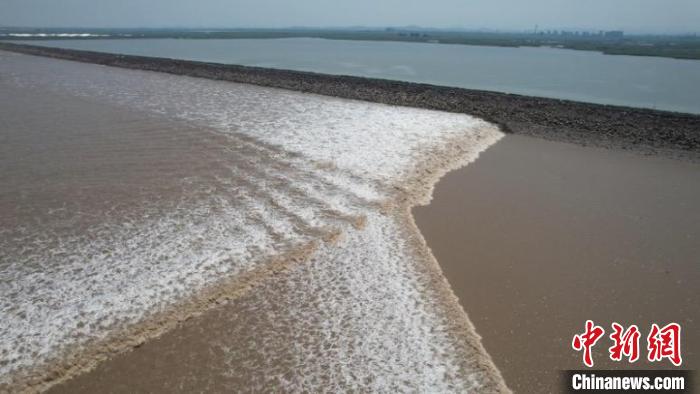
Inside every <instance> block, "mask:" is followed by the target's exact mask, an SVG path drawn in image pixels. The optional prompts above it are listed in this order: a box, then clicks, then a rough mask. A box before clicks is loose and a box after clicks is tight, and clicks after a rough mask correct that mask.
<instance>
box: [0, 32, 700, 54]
mask: <svg viewBox="0 0 700 394" xmlns="http://www.w3.org/2000/svg"><path fill="white" fill-rule="evenodd" d="M302 37H305V38H323V39H330V40H360V41H394V42H418V43H440V44H460V45H482V46H505V47H523V46H530V47H537V46H548V47H556V48H566V49H574V50H584V51H598V52H602V53H605V54H609V55H634V56H657V57H667V58H676V59H697V60H700V37H698V36H697V35H684V36H681V35H678V36H670V35H627V36H626V35H624V34H623V33H622V32H597V33H590V32H566V31H554V32H552V31H546V32H538V33H497V32H468V31H447V30H433V29H409V28H395V29H394V28H388V29H383V30H378V29H375V30H370V29H366V30H362V29H238V30H226V29H222V30H194V29H33V28H32V29H30V28H24V29H21V28H4V29H3V28H0V40H53V39H82V40H85V39H104V38H111V39H139V38H183V39H243V38H257V39H265V38H268V39H269V38H302Z"/></svg>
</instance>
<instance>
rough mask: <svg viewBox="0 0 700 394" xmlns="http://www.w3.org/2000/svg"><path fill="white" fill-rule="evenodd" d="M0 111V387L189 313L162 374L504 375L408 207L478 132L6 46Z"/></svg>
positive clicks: (308, 384) (407, 382)
mask: <svg viewBox="0 0 700 394" xmlns="http://www.w3.org/2000/svg"><path fill="white" fill-rule="evenodd" d="M0 115H1V116H0V119H1V120H0V138H1V139H2V141H3V143H2V144H0V162H1V164H2V171H1V172H0V181H1V182H2V184H3V185H4V187H3V189H2V191H0V210H1V212H2V214H1V215H0V250H1V251H2V252H1V253H0V296H1V297H0V300H1V301H0V321H1V322H2V323H1V324H0V357H1V359H2V362H0V389H9V388H13V389H18V388H48V387H49V386H51V385H54V384H55V383H58V382H60V381H63V380H65V379H66V378H68V377H72V376H75V375H77V374H79V373H81V372H84V371H85V370H87V369H90V368H93V367H95V366H97V365H98V362H99V361H103V360H105V359H107V358H109V357H112V356H114V355H116V354H119V353H121V352H123V351H125V350H128V349H130V348H132V347H133V346H137V345H142V348H147V347H148V346H149V344H151V343H153V344H157V342H156V341H149V340H152V338H155V337H157V336H159V335H162V334H164V333H165V335H163V336H161V339H162V340H163V341H167V340H168V338H169V337H168V335H171V336H172V335H179V334H178V333H181V332H182V331H181V330H187V327H191V326H192V325H195V327H199V328H200V336H201V337H203V338H206V341H205V343H206V346H204V345H203V346H201V347H200V348H199V349H200V350H205V351H207V354H209V356H208V357H204V358H203V359H202V360H204V362H205V363H206V365H207V367H208V368H206V371H203V372H202V374H196V373H174V374H172V375H168V376H161V378H162V379H161V380H159V382H161V383H162V384H163V385H164V386H167V385H168V384H170V383H172V385H173V386H172V387H170V388H167V387H166V388H165V389H168V390H170V389H173V388H180V389H181V390H185V389H186V387H190V388H195V387H207V386H208V385H216V384H224V385H226V384H230V383H234V384H242V385H243V384H244V385H246V387H250V388H260V389H263V388H284V389H287V390H301V389H307V390H312V391H314V389H319V388H322V387H323V388H328V387H335V388H338V389H341V388H346V389H352V388H360V387H363V388H367V389H376V390H416V389H417V390H421V389H429V388H430V389H438V390H440V391H464V390H468V389H475V388H479V389H480V390H483V391H503V390H506V389H505V386H504V385H503V383H502V379H501V378H500V375H499V373H498V371H497V370H496V369H495V368H494V367H493V364H492V363H491V361H490V359H489V357H488V355H487V354H486V353H485V351H484V350H483V348H482V347H481V345H480V342H479V339H478V337H477V336H476V334H475V333H474V331H473V328H472V327H471V325H470V323H469V321H468V320H467V317H466V315H464V313H463V312H462V310H461V308H460V307H459V304H458V303H457V301H456V299H455V298H454V296H453V295H452V293H451V291H450V290H449V287H448V285H447V283H446V282H445V281H444V279H443V278H442V276H441V274H440V271H439V269H438V267H437V265H436V263H435V261H434V259H433V258H432V256H431V255H430V254H429V253H428V252H427V250H426V248H425V246H424V244H423V242H422V238H421V237H420V235H419V234H418V232H417V230H416V229H415V227H414V226H413V224H412V220H411V219H410V216H409V212H408V209H409V207H410V206H411V205H414V204H417V203H421V202H423V203H424V202H427V200H428V199H429V196H430V192H431V189H432V185H433V183H434V182H435V181H436V180H437V178H438V177H439V176H440V175H441V174H442V173H444V171H447V170H448V169H451V168H455V167H457V166H459V165H463V164H466V163H468V162H469V161H471V160H473V159H475V158H476V156H477V155H478V154H479V152H481V151H482V150H484V149H486V148H487V147H488V146H489V145H491V144H493V143H494V142H496V141H497V140H498V139H499V138H501V137H502V134H501V133H500V132H499V131H498V130H497V128H495V127H494V126H492V125H490V124H488V123H486V122H483V121H480V120H477V119H475V118H472V117H469V116H466V115H459V114H446V113H441V112H435V111H428V110H421V109H410V108H400V107H392V106H386V105H380V104H373V103H365V102H356V101H350V100H343V99H335V98H329V97H322V96H315V95H310V94H303V93H296V92H290V91H284V90H276V89H271V88H262V87H254V86H250V85H241V84H234V83H227V82H217V81H210V80H203V79H195V78H189V77H181V76H172V75H166V74H159V73H151V72H142V71H133V70H120V69H113V68H107V67H102V66H97V65H89V64H80V63H74V62H69V61H62V60H51V59H45V58H37V57H32V56H27V55H19V54H11V53H7V52H0ZM273 300H274V301H273ZM221 303H223V304H225V306H218V307H215V305H217V304H221ZM281 306H284V307H281ZM226 308H233V309H234V310H237V311H239V312H240V313H242V315H241V314H239V315H235V314H233V315H231V314H229V315H226V314H225V311H226V310H227V309H226ZM212 313H223V315H222V318H221V320H220V321H226V320H225V319H226V318H228V319H232V320H229V321H230V322H231V324H230V325H228V326H227V327H228V329H226V330H219V331H217V330H212V331H209V330H208V329H207V328H206V327H207V326H196V325H197V324H198V323H197V322H198V321H203V320H201V319H204V318H206V316H210V315H211V314H212ZM195 315H198V316H199V317H198V318H195V319H191V320H188V322H185V323H182V324H180V325H179V326H177V327H176V323H177V322H182V321H184V320H187V319H189V318H190V317H192V316H195ZM232 316H238V317H237V318H233V317H232ZM188 324H189V326H188ZM178 330H180V331H178ZM166 332H168V333H169V334H168V333H166ZM173 333H174V334H173ZM253 334H254V335H253ZM183 337H184V336H183ZM281 338H286V340H283V341H281V340H280V339H281ZM183 351H184V350H183ZM137 353H138V351H135V352H133V353H132V354H137ZM155 353H158V352H155ZM162 354H166V353H162ZM214 355H216V356H214ZM179 356H180V357H181V358H180V359H183V357H184V355H183V353H179ZM200 356H201V354H200ZM119 357H120V356H118V357H117V358H116V359H114V358H113V359H112V360H110V361H108V362H107V363H103V364H100V365H102V366H103V367H104V366H105V365H106V366H107V367H108V366H109V363H110V362H118V360H119ZM170 358H171V359H175V360H177V359H178V355H172V354H170ZM114 360H117V361H114ZM99 368H100V367H99V366H98V369H96V370H95V371H96V372H99V370H100V369H99ZM172 371H174V372H177V370H172ZM86 376H87V375H86ZM178 379H179V380H178ZM72 382H79V381H78V380H74V381H72ZM217 382H218V383H217ZM134 384H135V385H137V384H138V382H137V381H134ZM188 385H190V386H188ZM211 387H213V386H211ZM222 387H223V386H222ZM228 387H230V386H228Z"/></svg>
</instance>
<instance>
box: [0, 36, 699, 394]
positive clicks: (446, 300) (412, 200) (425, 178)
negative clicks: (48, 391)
mask: <svg viewBox="0 0 700 394" xmlns="http://www.w3.org/2000/svg"><path fill="white" fill-rule="evenodd" d="M1 47H2V44H1V43H0V49H2V48H1ZM93 55H94V54H93ZM110 56H111V55H110ZM50 57H54V56H50ZM117 57H119V58H121V56H117ZM71 60H74V59H71ZM132 60H133V59H132ZM148 61H151V60H150V59H149V60H148ZM91 62H92V61H91ZM177 62H179V61H177ZM188 63H192V62H188ZM212 67H219V66H217V65H213V66H212ZM127 68H138V67H132V66H127ZM139 69H141V68H139ZM153 71H159V70H153ZM272 71H274V70H272ZM267 72H270V70H267ZM171 73H175V74H181V73H180V72H171ZM284 73H287V72H284ZM289 73H295V72H289ZM301 74H306V73H301ZM183 75H189V74H183ZM194 76H201V75H194ZM318 77H319V78H323V77H329V76H318ZM209 78H210V79H211V77H209ZM329 78H330V77H329ZM333 78H335V77H333ZM342 78H346V77H342ZM347 78H351V79H360V80H362V78H354V77H347ZM213 79H225V80H228V79H226V78H213ZM236 82H240V81H236ZM370 82H373V83H380V82H381V83H389V82H387V81H376V80H375V81H371V80H370ZM258 84H259V85H263V84H262V83H258ZM398 84H402V83H398ZM409 85H411V84H409ZM263 86H271V85H263ZM420 86H422V85H420ZM274 87H278V86H274ZM322 88H323V89H327V88H329V87H328V86H325V87H324V86H322ZM343 88H344V89H349V90H352V89H355V88H354V87H352V86H349V87H348V86H344V87H343ZM435 89H438V90H439V89H448V88H436V87H435ZM296 90H302V89H296ZM448 90H452V89H448ZM302 91H307V90H302ZM313 93H318V92H316V91H313ZM321 94H323V93H321ZM372 94H374V93H372ZM337 96H338V97H345V96H340V95H337ZM506 96H509V95H506ZM345 98H347V97H345ZM404 99H406V97H404ZM531 100H540V99H531ZM366 101H373V100H366ZM409 101H410V100H409ZM554 101H557V102H558V101H559V100H554ZM378 102H379V101H378ZM388 104H392V103H388ZM565 104H567V105H573V104H571V103H565ZM576 105H579V104H576ZM581 105H584V106H588V104H581ZM409 106H420V105H409ZM592 106H595V105H592ZM597 107H601V106H597ZM423 108H427V107H423ZM429 109H437V108H429ZM607 109H609V108H607ZM615 110H617V111H621V110H620V109H619V108H617V109H615ZM636 111H638V112H645V111H644V110H641V111H640V110H636ZM451 112H459V111H451ZM651 112H654V111H651ZM656 112H658V111H656ZM661 114H662V115H665V116H671V117H674V116H675V117H676V118H675V119H679V118H680V119H685V120H687V121H688V122H689V123H688V124H689V126H688V127H690V128H689V129H688V130H686V131H687V132H688V133H690V132H692V131H693V129H692V127H691V126H693V125H694V124H695V123H694V122H697V119H695V118H698V117H695V116H692V115H691V116H682V115H678V114H670V115H669V114H667V113H661ZM618 115H619V113H618ZM652 126H653V125H649V126H648V127H649V128H651V129H649V130H646V131H647V132H649V133H650V132H651V131H650V130H652V129H653V127H652ZM503 127H504V126H503V124H501V128H503ZM521 127H525V129H527V127H534V126H533V125H532V124H530V125H529V126H527V125H526V126H521ZM549 127H551V126H549ZM667 127H671V126H667ZM509 129H510V131H512V128H509ZM531 131H532V130H531ZM541 132H543V133H544V134H546V136H544V138H545V139H555V140H557V139H558V138H563V139H565V140H566V141H568V142H575V143H578V144H584V145H585V144H592V145H596V144H603V145H605V147H613V148H619V147H620V146H618V144H623V145H624V144H625V143H629V141H628V140H626V139H625V138H630V137H629V136H626V137H625V136H617V137H615V138H617V139H615V138H613V139H612V140H608V139H606V138H605V137H602V136H597V137H591V136H590V135H586V134H585V133H584V135H583V136H582V137H581V136H580V137H581V138H580V139H575V138H574V139H573V140H567V139H566V138H571V135H569V134H566V133H564V134H563V135H558V136H556V137H552V136H550V135H549V134H547V133H552V132H553V131H552V130H551V129H549V131H547V130H544V131H541ZM579 132H580V130H579ZM555 133H556V132H555ZM523 134H527V133H523ZM689 135H690V134H689ZM541 137H542V136H541ZM637 137H638V136H637ZM637 137H634V138H633V140H634V141H637V142H635V143H634V144H632V145H629V146H628V149H632V150H635V151H638V152H642V153H647V154H656V155H659V156H668V157H672V158H674V159H681V160H690V161H697V160H698V146H697V145H691V146H692V149H690V150H678V149H667V148H664V147H663V146H654V147H652V148H650V147H649V146H647V145H645V144H644V143H641V142H639V141H640V140H638V139H635V138H637ZM662 137H664V136H655V137H654V138H653V139H652V142H651V143H653V144H657V145H658V144H659V142H658V140H659V139H663V138H662ZM695 137H697V136H695ZM689 138H690V137H689ZM691 140H692V138H691ZM626 141H627V142H626ZM641 141H644V138H642V140H641ZM450 142H453V141H446V143H445V144H444V146H441V147H438V149H436V151H434V152H424V154H425V156H423V157H424V158H425V160H420V161H419V162H418V163H417V166H416V168H415V171H414V173H413V174H410V175H409V176H408V177H407V178H405V179H402V180H401V181H399V182H398V184H399V185H400V186H399V187H400V189H399V191H398V192H397V194H396V195H392V197H390V198H388V199H387V201H385V210H386V211H385V213H386V214H391V215H394V216H396V217H397V218H398V220H400V221H402V222H403V223H404V226H403V229H404V231H405V233H404V237H405V238H407V239H408V240H409V246H410V247H411V248H412V249H413V252H414V253H416V254H418V256H419V258H420V259H421V260H423V261H424V262H425V261H428V263H429V264H427V265H426V266H421V267H418V266H419V264H418V263H419V262H418V261H416V262H414V263H412V265H415V266H417V267H418V268H419V269H424V270H425V271H424V272H425V273H427V275H428V277H429V278H430V279H429V282H430V284H431V285H430V286H428V288H429V289H430V290H431V291H434V292H435V293H436V295H437V302H438V303H439V304H440V305H441V308H444V310H445V311H447V316H448V317H449V316H452V317H456V319H455V320H453V321H451V324H452V325H453V328H452V329H453V330H455V331H453V333H462V334H463V335H465V336H464V338H465V341H463V342H465V343H462V344H461V345H462V346H471V347H472V348H473V349H476V350H477V353H482V354H483V355H485V356H486V358H485V359H483V360H481V362H483V363H484V365H486V366H487V368H486V370H487V373H488V374H490V375H489V376H490V377H491V379H492V381H493V382H497V381H498V380H499V379H500V381H501V384H502V385H503V384H504V383H503V380H502V378H501V377H500V374H499V373H498V369H497V368H496V367H493V368H492V369H491V367H489V366H488V365H489V364H492V360H491V359H490V358H489V357H488V353H485V352H484V351H483V345H482V344H481V342H480V340H479V336H478V334H477V333H476V332H475V331H474V326H473V324H472V323H471V322H470V320H469V318H468V316H467V315H466V311H465V310H463V308H462V307H460V305H459V303H457V301H456V296H455V294H454V292H453V290H452V289H451V287H450V285H449V284H447V282H446V278H445V276H444V275H443V273H442V271H441V267H440V265H439V264H438V261H437V260H436V258H435V257H434V256H433V254H432V253H431V251H430V249H429V248H428V247H427V243H426V242H425V239H424V234H422V233H421V232H420V231H419V229H418V228H417V226H416V224H415V220H414V217H413V215H412V213H411V210H412V209H413V207H414V206H417V205H425V204H427V203H429V202H430V200H431V198H432V195H433V188H434V187H435V186H436V184H437V183H438V181H439V180H440V179H442V178H443V176H444V175H446V174H447V173H448V172H450V171H451V170H454V169H457V168H463V167H464V166H465V165H467V164H469V163H470V162H471V161H473V160H475V159H476V157H477V156H478V155H479V154H478V152H477V153H476V155H474V156H469V157H465V154H466V153H469V152H468V150H467V151H464V150H460V149H463V147H462V146H460V145H459V144H450ZM647 142H648V141H647ZM441 145H442V144H441ZM603 145H596V146H603ZM662 145H663V144H662ZM468 148H469V147H468V146H467V147H464V149H468ZM647 149H649V150H647ZM482 150H483V148H482ZM471 153H474V152H471ZM460 155H461V156H460ZM431 158H432V159H433V160H430V159H431ZM394 186H397V185H394ZM401 212H403V213H401ZM421 256H422V257H421ZM273 271H274V270H273ZM263 276H264V277H266V278H267V277H269V276H270V275H263ZM244 287H246V285H245V284H244ZM205 298H206V297H205ZM226 299H227V298H226V297H224V298H223V300H226ZM219 301H220V300H219V299H216V300H212V299H211V298H209V299H208V300H207V301H206V302H209V303H211V304H208V305H211V306H215V305H218V304H219ZM455 305H456V308H455ZM460 316H461V317H460ZM189 317H191V316H188V317H186V318H183V319H177V320H176V321H174V322H173V323H172V324H174V325H176V326H177V325H179V324H180V323H183V321H187V320H189ZM163 327H165V326H163ZM168 327H170V326H168ZM455 327H459V328H457V329H455ZM165 330H166V329H165V328H164V329H163V331H165ZM147 331H148V330H147ZM151 333H152V334H151V335H152V337H156V336H158V335H157V334H155V333H154V332H153V331H151ZM166 335H167V334H166ZM149 338H150V337H149ZM142 344H144V342H143V341H139V342H138V343H130V344H127V345H126V347H127V348H132V349H133V348H139V347H140V346H142ZM473 349H472V350H473ZM110 351H112V352H113V351H115V349H113V348H112V349H110ZM121 351H123V349H122V350H119V351H117V352H121ZM111 354H115V353H110V355H111ZM121 354H122V355H124V354H127V355H128V354H129V353H121ZM91 366H92V367H94V365H91ZM73 367H77V365H75V364H73ZM78 369H80V370H79V371H78V370H74V372H75V375H78V374H79V372H81V371H83V370H84V369H82V368H81V367H78ZM70 376H73V374H71V375H70ZM70 376H68V375H63V378H64V379H68V378H69V377H70ZM54 383H57V381H52V382H50V383H46V384H50V385H53V384H54ZM41 384H43V383H41ZM494 384H495V383H494ZM47 387H48V386H44V387H43V388H47ZM494 387H498V385H497V384H496V386H494ZM32 388H33V387H32ZM506 390H507V389H506V388H505V386H504V385H503V386H500V388H499V389H498V390H497V391H506Z"/></svg>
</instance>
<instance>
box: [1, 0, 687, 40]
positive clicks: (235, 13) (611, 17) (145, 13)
mask: <svg viewBox="0 0 700 394" xmlns="http://www.w3.org/2000/svg"><path fill="white" fill-rule="evenodd" d="M535 24H538V25H539V27H540V29H553V28H592V29H624V30H627V31H638V32H697V31H700V27H699V26H700V0H338V1H333V0H189V1H186V0H0V25H4V26H46V27H75V26H81V27H288V26H319V27H330V26H358V25H361V26H405V25H419V26H425V27H461V28H491V29H502V30H524V29H532V28H534V26H535Z"/></svg>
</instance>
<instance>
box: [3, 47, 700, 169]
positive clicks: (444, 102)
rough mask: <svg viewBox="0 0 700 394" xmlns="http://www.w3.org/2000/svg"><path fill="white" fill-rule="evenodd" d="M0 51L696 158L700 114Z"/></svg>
mask: <svg viewBox="0 0 700 394" xmlns="http://www.w3.org/2000/svg"><path fill="white" fill-rule="evenodd" d="M0 50H7V51H13V52H19V53H24V54H29V55H37V56H45V57H52V58H58V59H65V60H73V61H79V62H85V63H95V64H101V65H106V66H113V67H121V68H129V69H137V70H145V71H157V72H164V73H169V74H176V75H187V76H192V77H198V78H206V79H214V80H225V81H230V82H238V83H246V84H253V85H259V86H265V87H274V88H281V89H286V90H293V91H300V92H307V93H316V94H320V95H325V96H333V97H340V98H348V99H355V100H361V101H370V102H376V103H383V104H390V105H399V106H408V107H416V108H424V109H432V110H440V111H445V112H456V113H464V114H468V115H472V116H475V117H478V118H481V119H484V120H486V121H488V122H490V123H494V124H497V125H499V126H500V127H501V129H502V130H503V131H504V132H505V133H513V134H521V135H530V136H535V137H538V138H543V139H548V140H554V141H563V142H573V143H576V144H579V145H592V146H599V147H611V148H617V149H623V150H632V151H636V152H640V153H643V154H646V155H659V156H665V157H672V158H676V159H680V160H688V161H693V162H697V161H700V114H683V113H675V112H666V111H658V110H652V109H641V108H632V107H621V106H608V105H600V104H590V103H583V102H575V101H567V100H558V99H549V98H538V97H529V96H521V95H515V94H506V93H496V92H488V91H479V90H469V89H462V88H451V87H445V86H434V85H428V84H418V83H410V82H400V81H390V80H381V79H370V78H363V77H353V76H340V75H328V74H318V73H312V72H302V71H290V70H277V69H267V68H259V67H248V66H238V65H226V64H217V63H205V62H195V61H186V60H176V59H166V58H152V57H142V56H131V55H118V54H109V53H102V52H91V51H80V50H71V49H62V48H49V47H41V46H33V45H21V44H12V43H8V42H0Z"/></svg>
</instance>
